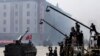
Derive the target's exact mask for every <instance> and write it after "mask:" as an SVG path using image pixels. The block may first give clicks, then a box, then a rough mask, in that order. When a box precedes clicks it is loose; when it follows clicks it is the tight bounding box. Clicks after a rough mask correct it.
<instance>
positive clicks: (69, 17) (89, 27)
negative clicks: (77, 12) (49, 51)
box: [46, 6, 91, 30]
mask: <svg viewBox="0 0 100 56" xmlns="http://www.w3.org/2000/svg"><path fill="white" fill-rule="evenodd" d="M48 8H51V9H53V10H55V11H57V12H58V13H60V14H62V15H64V16H66V17H68V18H69V19H71V20H73V21H75V22H77V23H79V24H81V25H82V26H84V27H86V28H87V29H89V30H90V29H91V28H90V27H88V26H86V25H85V24H83V23H81V22H79V21H78V20H75V19H74V18H72V17H70V16H68V15H66V14H65V13H63V12H61V11H59V10H57V9H55V8H53V7H52V6H47V8H46V10H47V11H49V9H48Z"/></svg>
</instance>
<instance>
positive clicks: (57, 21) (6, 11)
mask: <svg viewBox="0 0 100 56" xmlns="http://www.w3.org/2000/svg"><path fill="white" fill-rule="evenodd" d="M48 5H49V6H53V5H51V4H50V3H48V2H46V1H45V0H0V40H3V39H4V40H6V39H7V40H15V39H17V37H18V36H19V35H20V34H23V33H24V32H25V31H26V30H27V29H29V30H30V31H29V33H31V34H32V36H33V39H32V40H33V42H34V43H35V44H42V42H43V41H45V40H50V41H51V42H53V43H56V44H57V42H58V41H61V40H62V39H63V38H64V36H63V35H61V34H60V33H59V32H57V31H56V30H54V29H53V28H52V27H50V26H48V25H47V24H45V23H43V24H42V25H40V24H39V22H40V20H41V19H45V20H47V21H48V22H49V23H51V24H52V25H53V26H55V27H56V28H58V29H59V30H61V31H62V32H64V33H66V34H69V33H68V32H70V28H71V25H72V21H71V20H69V19H68V18H67V19H66V17H65V16H63V15H61V14H59V13H57V12H56V11H54V10H52V9H51V10H50V12H46V7H47V6H48ZM53 7H55V8H56V9H59V10H60V11H62V10H61V9H60V8H58V7H56V6H53ZM62 12H64V11H62ZM64 13H65V12H64ZM66 14H68V13H66ZM69 16H70V15H69ZM66 24H67V26H66ZM65 29H67V30H65Z"/></svg>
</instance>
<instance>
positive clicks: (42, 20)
mask: <svg viewBox="0 0 100 56" xmlns="http://www.w3.org/2000/svg"><path fill="white" fill-rule="evenodd" d="M43 22H45V23H46V24H48V25H49V26H51V27H52V28H53V29H55V30H56V31H58V32H59V33H61V34H62V35H64V36H65V37H68V36H67V35H66V34H64V33H63V32H61V31H60V30H58V29H57V28H56V27H54V26H53V25H51V24H50V23H49V22H47V21H46V20H44V19H41V21H40V24H43Z"/></svg>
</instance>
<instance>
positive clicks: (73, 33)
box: [69, 27, 76, 44]
mask: <svg viewBox="0 0 100 56" xmlns="http://www.w3.org/2000/svg"><path fill="white" fill-rule="evenodd" d="M69 39H70V44H75V43H76V31H75V28H74V27H72V28H71V32H70V38H69Z"/></svg>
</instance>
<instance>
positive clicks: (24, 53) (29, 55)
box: [4, 30, 37, 56]
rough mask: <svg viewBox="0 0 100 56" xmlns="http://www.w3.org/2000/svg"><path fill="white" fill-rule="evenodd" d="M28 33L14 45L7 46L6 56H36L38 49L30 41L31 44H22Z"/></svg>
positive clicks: (15, 41)
mask: <svg viewBox="0 0 100 56" xmlns="http://www.w3.org/2000/svg"><path fill="white" fill-rule="evenodd" d="M27 32H28V30H27V31H26V32H25V33H24V34H23V35H22V36H20V37H19V39H18V40H14V43H10V44H8V45H5V50H4V56H36V54H37V49H36V47H35V46H34V44H33V43H32V42H31V41H30V40H29V43H22V42H21V40H22V38H23V37H24V36H25V35H26V34H27Z"/></svg>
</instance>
